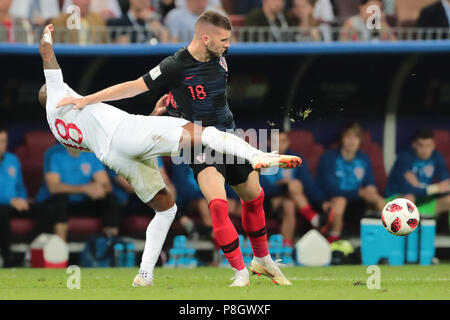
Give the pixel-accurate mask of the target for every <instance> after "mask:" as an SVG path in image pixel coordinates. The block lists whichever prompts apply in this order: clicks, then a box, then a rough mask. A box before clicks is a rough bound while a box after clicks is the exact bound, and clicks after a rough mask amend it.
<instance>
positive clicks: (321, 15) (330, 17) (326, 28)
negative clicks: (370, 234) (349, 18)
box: [313, 0, 337, 41]
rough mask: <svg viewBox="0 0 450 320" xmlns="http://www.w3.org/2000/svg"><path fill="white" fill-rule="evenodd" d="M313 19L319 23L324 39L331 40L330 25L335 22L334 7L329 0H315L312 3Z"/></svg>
mask: <svg viewBox="0 0 450 320" xmlns="http://www.w3.org/2000/svg"><path fill="white" fill-rule="evenodd" d="M313 16H314V19H316V21H317V22H318V24H319V27H318V28H319V30H320V33H321V35H322V39H323V40H324V41H332V40H333V32H332V27H333V26H334V25H336V24H337V20H336V16H335V14H334V7H333V4H332V3H331V1H330V0H317V2H316V4H315V5H314V13H313Z"/></svg>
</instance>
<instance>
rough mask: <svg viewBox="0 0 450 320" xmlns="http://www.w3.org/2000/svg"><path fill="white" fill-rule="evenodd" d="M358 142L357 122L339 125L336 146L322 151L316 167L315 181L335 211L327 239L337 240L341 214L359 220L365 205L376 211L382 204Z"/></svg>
mask: <svg viewBox="0 0 450 320" xmlns="http://www.w3.org/2000/svg"><path fill="white" fill-rule="evenodd" d="M361 142H362V128H361V126H360V125H359V124H358V123H355V122H353V123H349V124H347V125H345V126H343V127H342V129H341V131H340V135H339V147H338V148H336V149H333V150H329V151H326V152H324V154H323V155H322V157H321V158H320V161H319V165H318V167H317V177H316V178H317V182H318V184H319V186H320V187H321V189H322V190H323V191H324V192H325V195H326V197H327V198H328V199H330V202H331V206H332V207H333V209H334V211H335V214H334V219H333V223H332V226H331V228H330V231H329V235H328V241H329V242H333V241H336V240H339V238H340V236H341V233H342V230H343V227H344V214H345V215H346V216H348V218H350V219H351V220H352V221H355V222H356V221H358V222H359V219H360V218H361V216H362V215H363V213H364V209H365V207H366V205H369V206H371V207H373V208H374V209H376V210H378V211H379V212H381V210H382V209H383V207H384V205H385V200H384V198H383V197H382V196H381V195H380V194H379V193H378V190H377V187H376V186H375V178H374V176H373V171H372V164H371V161H370V159H369V156H368V155H367V154H365V153H364V152H362V151H360V150H359V148H360V146H361Z"/></svg>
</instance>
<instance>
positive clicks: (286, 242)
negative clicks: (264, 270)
mask: <svg viewBox="0 0 450 320" xmlns="http://www.w3.org/2000/svg"><path fill="white" fill-rule="evenodd" d="M283 246H284V247H293V246H294V242H293V241H292V240H286V239H284V240H283Z"/></svg>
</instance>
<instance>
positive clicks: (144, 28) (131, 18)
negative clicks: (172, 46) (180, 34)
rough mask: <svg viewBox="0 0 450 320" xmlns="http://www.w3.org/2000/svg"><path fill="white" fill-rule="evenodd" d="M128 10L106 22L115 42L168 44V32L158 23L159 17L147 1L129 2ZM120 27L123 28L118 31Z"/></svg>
mask: <svg viewBox="0 0 450 320" xmlns="http://www.w3.org/2000/svg"><path fill="white" fill-rule="evenodd" d="M129 3H130V8H129V10H128V11H127V12H126V14H123V15H122V16H121V17H120V18H117V19H111V20H109V21H108V22H107V24H108V26H109V27H113V30H111V35H112V38H113V40H114V41H115V42H117V43H121V44H126V43H151V42H152V41H153V42H152V43H153V44H155V43H156V42H168V41H169V32H168V31H167V29H166V28H164V26H163V25H162V24H161V22H160V15H159V14H158V13H156V12H155V11H154V10H153V9H152V8H151V7H150V2H149V1H148V0H130V1H129ZM120 27H125V28H124V29H122V30H120Z"/></svg>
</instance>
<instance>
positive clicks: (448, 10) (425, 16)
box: [417, 0, 450, 39]
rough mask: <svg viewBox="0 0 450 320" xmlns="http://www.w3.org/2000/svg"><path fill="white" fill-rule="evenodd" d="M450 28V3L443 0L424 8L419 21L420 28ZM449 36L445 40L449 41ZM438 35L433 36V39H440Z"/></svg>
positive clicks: (445, 36)
mask: <svg viewBox="0 0 450 320" xmlns="http://www.w3.org/2000/svg"><path fill="white" fill-rule="evenodd" d="M449 26H450V1H448V0H441V1H437V2H436V3H433V4H431V5H429V6H428V7H425V8H423V9H422V10H421V11H420V14H419V18H418V19H417V27H418V28H443V29H448V28H449ZM447 36H448V35H447V34H445V35H444V37H443V38H444V39H447ZM438 38H441V39H442V36H441V37H439V36H438V33H433V34H432V39H438Z"/></svg>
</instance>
